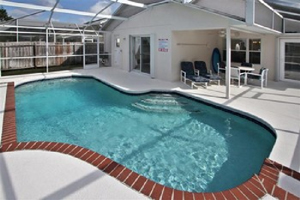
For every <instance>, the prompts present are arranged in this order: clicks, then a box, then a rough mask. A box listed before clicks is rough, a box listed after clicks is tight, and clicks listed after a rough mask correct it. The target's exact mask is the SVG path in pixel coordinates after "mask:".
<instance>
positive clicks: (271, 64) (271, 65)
mask: <svg viewBox="0 0 300 200" xmlns="http://www.w3.org/2000/svg"><path fill="white" fill-rule="evenodd" d="M235 32H236V31H235ZM233 35H234V36H233V37H232V38H242V39H261V63H260V64H255V65H254V68H255V72H259V69H260V68H261V67H265V68H268V69H269V72H268V80H275V79H276V72H277V69H276V65H277V63H276V55H277V54H276V48H277V47H276V38H277V37H276V36H275V35H267V34H250V33H245V32H241V31H239V32H238V34H233ZM237 35H238V36H237ZM223 42H224V41H223ZM220 51H221V54H222V53H223V48H222V47H221V49H220ZM233 64H236V65H238V64H240V63H233Z"/></svg>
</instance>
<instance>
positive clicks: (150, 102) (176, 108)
mask: <svg viewBox="0 0 300 200" xmlns="http://www.w3.org/2000/svg"><path fill="white" fill-rule="evenodd" d="M132 106H133V107H135V108H138V109H140V110H143V111H149V112H158V113H192V112H193V113H195V112H200V110H199V109H195V108H194V107H193V106H191V105H189V104H188V103H187V102H184V99H182V98H181V97H179V96H176V95H171V94H149V95H147V96H146V98H143V99H139V100H138V101H137V102H135V103H133V104H132Z"/></svg>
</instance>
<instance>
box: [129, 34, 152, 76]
mask: <svg viewBox="0 0 300 200" xmlns="http://www.w3.org/2000/svg"><path fill="white" fill-rule="evenodd" d="M131 69H132V70H135V71H138V72H142V73H146V74H150V73H151V38H150V36H149V37H141V36H132V37H131Z"/></svg>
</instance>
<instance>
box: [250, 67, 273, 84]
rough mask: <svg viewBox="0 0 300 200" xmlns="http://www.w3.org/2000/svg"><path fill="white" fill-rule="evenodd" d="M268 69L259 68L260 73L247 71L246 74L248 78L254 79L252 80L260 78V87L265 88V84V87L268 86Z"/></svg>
mask: <svg viewBox="0 0 300 200" xmlns="http://www.w3.org/2000/svg"><path fill="white" fill-rule="evenodd" d="M268 71H269V69H267V68H264V67H262V68H261V69H260V70H259V74H256V73H247V74H246V76H247V77H246V80H248V79H250V80H251V79H252V80H259V81H260V87H261V88H263V86H264V85H265V87H267V79H268Z"/></svg>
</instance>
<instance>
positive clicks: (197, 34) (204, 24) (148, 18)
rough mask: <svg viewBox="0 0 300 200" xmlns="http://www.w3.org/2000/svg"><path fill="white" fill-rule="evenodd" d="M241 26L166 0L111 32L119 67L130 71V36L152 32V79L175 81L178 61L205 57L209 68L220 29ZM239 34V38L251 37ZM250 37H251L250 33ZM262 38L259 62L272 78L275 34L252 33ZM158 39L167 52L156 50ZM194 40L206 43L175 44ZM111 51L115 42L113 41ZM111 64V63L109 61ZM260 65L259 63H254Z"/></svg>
mask: <svg viewBox="0 0 300 200" xmlns="http://www.w3.org/2000/svg"><path fill="white" fill-rule="evenodd" d="M229 25H230V26H239V25H240V26H243V25H244V24H243V22H239V21H236V20H229V19H228V18H225V17H221V16H218V15H216V14H212V13H208V12H206V11H199V10H197V9H194V8H188V7H185V6H182V5H178V4H174V3H169V4H164V5H160V6H155V7H152V8H148V9H147V10H145V11H144V12H141V13H139V14H137V15H135V16H132V17H131V18H130V19H128V20H127V21H124V22H123V23H122V24H121V25H120V26H118V27H117V28H116V29H115V30H114V31H113V32H112V38H114V36H115V35H117V36H118V37H120V38H121V51H122V55H121V65H120V66H119V68H121V69H123V70H126V71H130V70H131V69H130V52H129V51H130V36H140V35H141V36H142V35H152V36H153V37H154V44H153V45H154V47H153V48H154V55H153V56H154V59H153V60H154V63H153V65H154V75H153V77H154V78H157V79H161V80H166V81H177V80H179V77H180V62H181V61H183V60H190V61H195V60H204V61H206V63H207V66H208V67H209V68H210V58H211V53H212V51H213V49H214V48H215V47H218V48H219V49H220V51H221V52H222V40H223V38H220V37H219V35H218V34H219V30H220V29H224V28H225V27H227V26H229ZM250 36H251V34H240V36H239V37H250ZM251 37H252V36H251ZM254 38H261V39H262V50H261V51H262V54H261V57H262V60H261V65H262V66H264V67H267V68H269V69H270V71H269V79H271V80H274V78H275V66H276V63H275V53H276V52H275V49H276V37H275V36H272V35H262V34H261V35H256V34H255V35H254ZM159 39H168V41H169V44H168V52H160V51H158V47H159ZM178 43H195V44H202V43H205V44H207V45H178ZM112 53H114V41H112ZM112 66H114V65H113V62H112ZM257 67H259V66H257Z"/></svg>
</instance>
